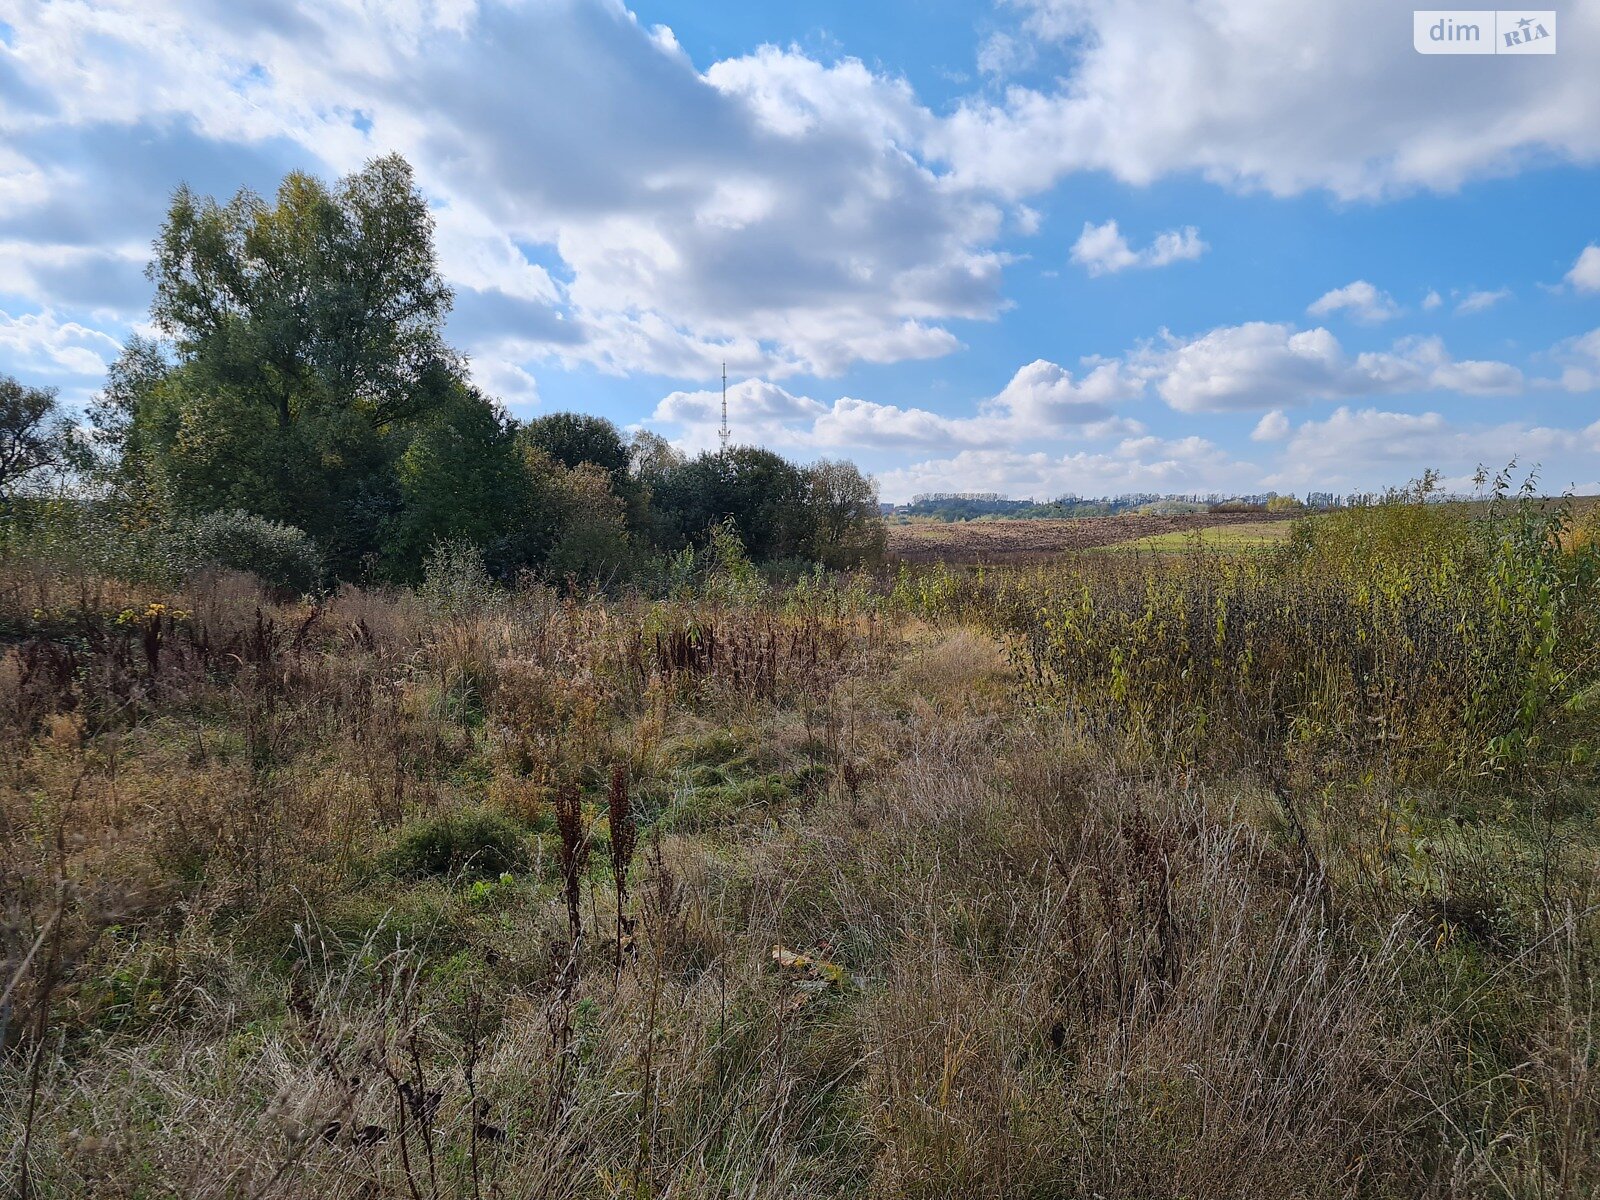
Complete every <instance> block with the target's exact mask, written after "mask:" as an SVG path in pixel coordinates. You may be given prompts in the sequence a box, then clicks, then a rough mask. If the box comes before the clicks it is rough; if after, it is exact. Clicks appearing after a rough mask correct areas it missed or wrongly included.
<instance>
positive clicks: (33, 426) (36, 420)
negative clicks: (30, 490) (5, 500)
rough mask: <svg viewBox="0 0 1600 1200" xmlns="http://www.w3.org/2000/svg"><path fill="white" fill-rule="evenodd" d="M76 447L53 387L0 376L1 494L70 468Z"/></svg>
mask: <svg viewBox="0 0 1600 1200" xmlns="http://www.w3.org/2000/svg"><path fill="white" fill-rule="evenodd" d="M77 446H78V439H77V437H76V436H75V433H74V430H73V426H72V422H71V421H70V420H69V419H68V418H67V417H66V416H64V415H63V414H62V412H61V409H60V407H59V405H58V404H57V403H56V390H55V389H54V388H39V387H29V386H27V385H26V384H24V383H22V382H21V381H20V380H17V379H13V378H12V377H11V376H10V375H0V497H8V496H11V495H12V494H14V493H15V492H16V491H17V489H18V488H19V487H21V486H23V485H24V484H25V483H26V482H27V481H29V480H37V479H39V478H41V477H42V476H44V475H46V474H48V473H50V472H52V471H65V470H68V469H70V468H71V467H72V466H73V465H74V463H75V461H76V460H77V456H78V451H77Z"/></svg>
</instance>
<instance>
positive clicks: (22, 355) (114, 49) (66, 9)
mask: <svg viewBox="0 0 1600 1200" xmlns="http://www.w3.org/2000/svg"><path fill="white" fill-rule="evenodd" d="M1558 15H1559V27H1558V29H1557V30H1556V34H1557V36H1558V37H1559V39H1560V45H1559V50H1558V52H1557V53H1554V54H1541V55H1538V56H1529V57H1519V56H1509V55H1504V54H1501V55H1461V56H1457V55H1449V54H1441V55H1422V54H1418V53H1417V52H1416V49H1414V47H1413V42H1412V30H1411V21H1410V16H1409V14H1408V13H1407V12H1406V11H1405V10H1403V9H1395V8H1393V7H1392V6H1389V5H1383V4H1380V3H1378V2H1377V0H1362V2H1360V3H1357V4H1353V5H1346V6H1342V7H1340V8H1339V9H1338V10H1337V11H1334V10H1332V9H1330V8H1327V7H1325V6H1313V5H1311V4H1308V3H1303V2H1301V0H1296V2H1295V3H1289V4H1266V3H1264V2H1263V0H1223V2H1220V3H1218V4H1215V5H1212V6H1209V7H1207V8H1206V9H1205V10H1204V11H1202V10H1200V9H1198V8H1197V7H1196V6H1193V5H1191V4H1187V3H1183V2H1182V0H1071V2H1070V3H1069V2H1068V0H997V2H996V3H994V4H983V3H980V4H966V5H957V4H954V3H949V2H943V0H941V2H940V3H937V4H934V5H932V6H929V5H927V4H911V3H909V2H908V0H895V2H894V3H885V4H882V5H878V6H873V7H872V8H871V9H870V10H860V9H854V8H851V7H850V6H846V5H843V4H840V3H832V2H830V3H823V4H815V5H809V6H806V7H805V8H804V10H803V11H802V10H784V9H778V8H765V7H762V8H758V7H755V6H732V5H714V6H713V5H692V6H691V5H675V4H670V3H664V2H661V3H657V2H650V3H643V2H641V3H634V4H632V5H630V6H628V7H623V6H622V5H621V4H617V3H609V2H606V0H548V2H538V3H531V2H530V3H514V2H498V0H483V2H481V3H479V2H475V0H431V2H420V3H418V4H416V5H413V6H409V7H407V8H405V9H403V10H402V9H395V10H392V11H386V12H378V11H376V10H370V11H369V10H367V9H365V8H363V7H361V6H358V5H354V4H351V5H333V6H321V7H312V6H309V5H303V4H290V3H286V4H281V5H271V6H249V7H247V8H242V9H239V10H229V9H226V8H224V7H223V6H219V5H207V4H198V3H185V2H182V0H149V2H147V3H138V4H135V3H132V2H131V0H119V2H114V3H99V4H73V5H38V4H33V3H27V2H25V0H3V2H0V97H3V98H4V99H3V101H0V130H3V131H4V134H5V143H6V144H5V148H4V149H3V150H0V248H3V251H4V252H3V253H0V360H3V361H0V367H3V368H4V369H5V370H7V371H9V372H11V373H14V374H16V375H18V376H19V377H22V378H25V379H26V380H27V382H29V383H30V384H35V385H45V386H53V387H57V388H59V389H60V391H61V394H62V397H63V399H64V400H65V401H66V402H67V403H68V404H69V406H71V407H74V408H81V407H82V406H83V405H84V404H85V403H86V402H87V401H88V399H89V397H90V396H91V395H93V393H94V392H95V391H96V389H97V388H98V387H99V386H100V384H101V382H102V381H103V379H104V375H105V370H106V367H107V365H108V364H109V363H110V362H111V361H112V360H113V359H114V358H115V357H116V354H117V352H118V350H119V349H120V347H121V345H122V343H123V342H124V341H125V340H126V339H127V338H128V337H129V336H130V335H131V334H134V333H138V332H148V331H149V328H150V327H149V324H148V316H147V309H148V304H149V300H150V294H151V287H150V285H149V284H148V282H147V281H146V280H145V279H144V278H143V275H142V271H143V267H144V264H145V262H146V260H147V258H148V257H149V246H150V241H151V239H153V238H154V237H155V235H156V232H157V229H158V227H159V225H160V221H161V217H162V213H163V212H164V210H165V206H166V204H167V202H168V200H169V198H170V196H171V194H172V192H173V190H174V189H175V188H176V187H177V186H178V185H179V184H181V183H188V184H190V185H191V186H193V187H194V188H195V189H196V190H197V191H200V192H202V193H205V194H210V195H215V196H217V197H219V198H226V197H229V196H231V195H232V194H233V193H234V192H235V191H236V190H238V189H240V188H251V189H254V190H255V191H257V192H260V193H262V194H270V193H271V192H272V191H273V190H274V189H275V188H276V186H277V184H278V183H279V181H280V180H281V179H282V178H283V176H284V175H285V174H286V173H288V172H290V171H294V170H305V171H309V172H311V173H314V174H317V175H319V176H322V177H324V178H330V179H331V178H333V177H336V176H338V175H340V174H344V173H346V172H349V171H351V170H353V169H355V168H357V167H359V166H360V165H361V163H362V162H364V161H366V160H368V159H371V158H373V157H375V156H378V155H381V154H385V153H388V152H399V153H401V154H404V155H405V156H406V158H407V159H408V161H410V162H411V163H412V164H413V166H414V167H415V169H416V172H417V180H418V183H419V185H420V187H421V188H422V190H423V192H424V193H425V195H426V196H427V198H428V200H429V203H430V206H431V208H432V212H433V216H434V219H435V221H436V225H437V244H438V250H439V258H440V263H441V267H442V270H443V273H444V275H445V277H446V279H447V280H448V281H449V282H450V283H451V285H452V286H453V287H454V289H455V309H454V313H453V315H452V318H451V321H450V326H449V333H450V337H451V340H452V341H453V342H454V344H455V345H457V346H458V347H459V348H460V349H462V350H463V351H464V352H465V353H466V354H467V355H468V356H469V359H470V363H471V371H472V376H473V379H474V381H475V382H476V383H477V384H478V386H480V387H481V388H482V389H483V390H484V391H485V392H486V393H488V394H490V395H492V396H495V397H497V398H498V399H499V400H500V401H502V402H503V403H504V404H505V405H506V407H507V409H508V411H510V412H511V413H512V414H513V415H515V416H518V417H521V418H528V417H532V416H536V415H540V414H544V413H549V412H554V411H562V410H577V411H584V412H591V413H596V414H598V415H602V416H605V417H607V418H609V419H611V420H613V421H615V422H616V423H617V424H618V425H619V426H621V427H624V428H628V429H647V430H650V431H653V432H656V433H660V434H662V435H663V436H666V437H668V438H669V439H670V440H672V441H673V443H674V444H675V445H677V446H678V447H679V448H681V449H685V450H690V451H696V450H700V449H706V448H711V447H714V446H715V445H716V442H717V428H718V425H719V423H720V417H721V411H720V406H721V383H720V376H721V371H722V367H723V364H724V363H726V364H727V371H728V378H729V383H728V391H727V396H728V410H729V421H730V424H731V426H732V430H733V436H734V438H735V440H736V441H740V442H744V443H749V444H757V445H763V446H767V447H769V448H771V449H774V450H777V451H779V452H781V453H784V454H786V455H789V456H790V457H794V458H799V459H815V458H849V459H852V460H854V461H856V462H857V463H859V464H860V465H861V466H862V468H863V469H864V470H866V471H868V472H870V473H871V474H872V475H873V476H874V477H875V479H876V480H877V481H878V484H879V487H880V494H881V496H882V499H883V500H884V501H886V502H889V503H905V502H906V501H907V500H908V499H909V498H910V497H911V496H912V495H914V494H916V493H921V492H928V491H945V490H963V491H996V492H1000V493H1003V494H1006V495H1019V496H1025V495H1033V496H1041V495H1042V496H1055V495H1061V494H1065V493H1069V492H1072V493H1077V494H1079V495H1082V496H1112V495H1116V494H1119V493H1128V492H1152V493H1160V494H1164V495H1185V494H1192V493H1197V492H1198V493H1212V492H1214V493H1217V494H1260V493H1265V492H1268V491H1277V492H1280V493H1284V494H1298V495H1303V494H1305V493H1306V492H1307V491H1330V492H1335V493H1351V492H1362V491H1375V490H1382V489H1383V488H1385V487H1389V486H1395V485H1399V484H1401V483H1403V482H1404V481H1405V480H1407V479H1410V478H1414V477H1417V476H1419V475H1421V474H1422V472H1423V471H1424V470H1426V469H1430V468H1432V469H1437V470H1439V471H1440V472H1441V475H1442V481H1443V484H1444V486H1445V487H1446V488H1447V489H1448V490H1453V491H1464V490H1466V486H1467V483H1468V481H1469V479H1470V477H1471V475H1472V473H1473V471H1474V470H1475V469H1476V468H1477V467H1478V466H1480V465H1485V466H1487V467H1489V468H1490V469H1491V470H1494V469H1498V468H1500V467H1502V466H1504V465H1505V464H1506V463H1508V462H1511V461H1512V460H1515V461H1516V462H1517V463H1518V464H1520V466H1521V468H1522V469H1523V470H1524V471H1526V470H1531V469H1534V468H1536V467H1537V469H1538V471H1539V480H1540V487H1541V489H1548V493H1547V494H1559V493H1562V492H1568V491H1570V492H1575V493H1579V494H1582V493H1594V492H1600V420H1596V419H1595V415H1596V414H1595V413H1594V409H1593V400H1594V395H1595V392H1596V390H1597V389H1600V227H1597V223H1596V220H1595V217H1594V214H1595V213H1596V212H1597V211H1600V169H1597V163H1600V128H1597V127H1596V126H1595V125H1594V123H1593V121H1592V114H1593V113H1594V112H1595V111H1600V73H1596V72H1593V71H1592V70H1590V69H1587V68H1586V64H1592V62H1593V48H1594V46H1595V44H1596V40H1597V36H1600V5H1597V4H1595V3H1593V2H1592V0H1588V2H1584V3H1578V4H1573V5H1570V6H1567V7H1566V8H1564V9H1562V10H1560V12H1559V14H1558ZM1419 36H1420V35H1419ZM1151 80H1156V81H1157V82H1156V84H1155V85H1153V86H1152V84H1151V82H1150V81H1151ZM1334 100H1337V103H1332V101H1334Z"/></svg>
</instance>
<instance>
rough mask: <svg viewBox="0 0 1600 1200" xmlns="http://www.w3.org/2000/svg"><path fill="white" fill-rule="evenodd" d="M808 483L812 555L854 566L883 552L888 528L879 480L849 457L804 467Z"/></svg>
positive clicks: (875, 559)
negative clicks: (845, 460) (873, 478)
mask: <svg viewBox="0 0 1600 1200" xmlns="http://www.w3.org/2000/svg"><path fill="white" fill-rule="evenodd" d="M805 474H806V482H807V484H808V485H809V487H810V495H809V497H808V503H807V509H808V511H809V514H810V517H811V545H810V557H811V558H812V559H814V560H815V561H817V562H820V563H822V564H823V565H825V566H829V567H835V568H839V567H855V566H861V565H863V564H871V563H876V562H878V561H879V560H881V559H882V558H883V551H884V547H885V544H886V542H887V534H886V532H885V530H884V528H883V518H882V516H881V514H880V513H879V511H878V489H877V486H876V485H875V484H874V483H873V482H872V480H870V479H868V478H867V477H866V476H865V475H863V474H862V473H861V471H860V469H859V468H858V467H857V466H856V465H855V464H854V463H852V462H844V461H829V460H827V459H823V460H821V461H820V462H817V463H814V464H812V465H811V466H810V467H808V468H806V473H805Z"/></svg>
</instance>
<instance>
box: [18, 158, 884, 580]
mask: <svg viewBox="0 0 1600 1200" xmlns="http://www.w3.org/2000/svg"><path fill="white" fill-rule="evenodd" d="M154 249H155V253H154V258H153V260H152V262H151V263H150V265H149V267H148V270H147V275H148V277H149V279H150V280H151V282H152V284H153V285H154V289H155V299H154V302H153V303H152V306H151V312H150V315H151V319H152V323H153V324H154V326H155V328H156V329H157V330H158V331H159V333H160V335H161V339H160V340H159V341H154V340H148V339H144V338H137V337H136V338H134V339H132V340H131V341H130V342H129V344H128V345H127V347H126V349H125V352H124V353H123V354H122V356H121V358H120V359H119V360H118V361H117V362H116V363H115V364H114V365H113V367H112V368H111V371H110V375H109V378H108V380H107V383H106V386H105V388H104V391H103V392H102V393H101V394H100V396H99V397H98V398H97V399H96V401H95V403H94V405H93V409H92V412H91V413H90V420H91V422H92V426H93V432H92V434H91V435H89V436H83V435H81V434H79V433H78V432H76V431H74V429H73V428H72V426H71V425H69V424H67V423H65V422H63V420H62V418H61V415H60V413H59V411H58V410H57V407H56V405H55V402H54V396H53V394H52V393H50V392H49V391H47V390H44V389H38V388H28V387H25V386H24V385H22V384H20V383H18V382H17V381H14V380H12V381H9V382H6V383H4V384H3V385H0V418H3V422H4V423H6V424H11V425H15V426H17V429H15V430H11V429H0V445H4V444H7V442H8V441H16V439H17V437H18V436H22V437H23V438H24V441H25V442H26V444H27V445H29V446H30V447H33V448H34V449H35V450H36V451H37V453H35V454H33V456H32V457H31V458H29V459H28V460H27V462H26V463H25V464H23V465H22V466H18V467H16V468H13V469H6V468H5V467H4V466H3V465H0V494H4V495H6V496H8V497H9V501H8V511H9V514H10V519H9V520H8V525H9V526H10V527H11V528H9V529H8V530H7V531H5V533H6V536H7V537H8V538H10V539H12V540H13V541H15V539H16V538H17V537H19V536H23V534H21V533H19V532H18V528H19V526H25V525H27V524H28V522H29V520H32V522H33V523H34V524H35V525H37V524H38V523H39V522H40V521H41V520H43V519H44V518H45V516H49V515H51V514H53V519H60V518H61V516H62V514H63V512H66V513H69V514H78V515H80V516H83V515H86V514H89V513H91V512H92V513H93V515H94V516H95V518H96V519H97V520H98V521H100V522H101V524H102V526H104V527H105V528H108V529H110V528H115V529H116V530H119V531H120V532H119V533H118V534H117V535H116V536H121V537H126V538H128V539H132V540H134V541H137V540H138V538H139V537H140V536H143V535H147V534H148V535H151V536H150V537H149V538H147V540H148V541H150V544H152V545H154V544H156V543H158V542H161V541H162V539H161V538H159V537H155V536H154V534H155V533H159V532H160V531H163V530H165V531H167V532H168V533H170V535H171V536H169V537H166V539H165V543H164V544H166V545H168V546H169V547H170V546H175V545H180V544H181V546H184V547H190V548H192V547H193V546H194V545H195V544H196V538H197V537H198V538H200V540H201V541H202V542H205V544H207V545H210V544H216V545H221V546H232V547H233V548H234V549H233V550H232V551H230V552H229V553H230V554H231V557H233V558H236V559H243V560H246V561H249V560H250V559H251V555H252V554H255V555H256V556H257V557H258V558H260V557H267V556H269V550H270V551H271V553H272V554H278V555H280V556H281V555H288V556H289V557H290V558H294V557H295V556H296V555H298V556H299V559H300V561H301V569H300V570H298V571H296V572H289V573H287V574H296V575H299V576H304V575H305V574H307V571H308V570H309V567H308V566H307V564H309V563H310V562H312V560H313V559H314V561H315V563H316V570H315V572H314V573H315V574H316V575H318V576H319V577H320V578H321V579H322V580H323V581H325V582H326V581H329V580H339V579H356V578H361V579H369V580H392V581H396V582H409V581H412V580H415V579H417V578H418V577H419V576H420V575H421V573H422V572H423V569H424V566H425V563H426V561H427V560H428V558H429V557H430V555H432V554H434V553H435V552H436V551H437V550H438V548H440V547H442V546H450V547H453V548H455V549H457V550H459V547H460V546H462V545H470V546H471V547H474V548H475V550H476V553H478V554H479V555H480V556H481V558H482V561H483V565H484V566H485V567H486V568H487V569H488V570H489V571H490V572H491V573H492V574H493V575H495V576H498V577H500V578H502V579H508V580H509V579H512V578H515V577H516V576H518V575H519V574H521V573H523V572H530V571H531V572H534V573H536V574H540V575H543V576H545V577H550V578H568V577H578V578H581V579H584V580H591V581H601V582H605V581H612V580H617V579H623V578H626V577H628V576H629V575H631V574H635V573H640V572H647V571H649V570H651V569H654V566H655V565H657V564H659V562H660V561H661V560H663V559H664V558H665V557H667V556H670V555H672V554H675V553H677V552H679V551H682V550H683V549H685V548H689V547H694V546H697V545H699V544H702V543H704V542H705V541H706V540H707V539H708V538H709V537H710V536H711V534H712V532H713V530H720V531H722V533H724V534H725V533H727V532H730V531H731V532H733V533H735V534H737V537H738V539H739V541H740V542H741V543H742V545H743V547H744V550H745V552H746V553H747V554H748V555H749V556H750V557H751V558H753V559H755V560H757V561H769V562H770V561H781V560H790V561H795V562H799V563H821V564H825V565H827V566H850V565H854V564H857V563H860V562H863V561H870V560H872V559H873V558H875V557H876V556H878V555H879V554H880V553H881V551H882V546H883V533H882V523H881V520H880V517H879V512H878V504H877V496H876V492H875V489H874V487H873V485H872V483H871V482H870V481H869V480H868V479H866V478H865V477H863V476H862V474H861V473H860V472H859V471H858V470H857V469H856V468H855V467H854V466H853V465H851V464H850V463H846V462H819V463H816V464H813V465H809V466H800V465H796V464H794V463H791V462H788V461H787V460H785V459H783V458H782V457H780V456H779V455H776V454H773V453H771V452H770V451H767V450H762V449H756V448H752V447H733V448H730V449H728V450H727V451H726V452H725V453H715V452H712V453H703V454H700V455H698V456H696V457H688V456H685V455H683V454H680V453H679V452H677V451H676V450H675V449H674V448H673V447H672V446H670V445H669V444H668V443H667V442H666V441H664V440H663V439H661V438H660V437H658V436H656V435H653V434H650V433H639V434H635V435H633V436H632V437H631V438H630V437H625V436H624V435H623V434H622V433H621V432H620V431H619V430H618V429H617V428H616V427H615V426H614V425H613V424H611V422H609V421H606V420H603V419H601V418H598V417H593V416H585V415H580V414H574V413H556V414H553V415H549V416H542V417H539V418H537V419H534V420H531V421H517V420H514V419H512V418H511V417H509V416H508V415H507V414H506V413H505V412H504V411H503V409H502V408H501V407H500V406H499V404H498V403H497V402H496V401H495V400H494V399H493V398H492V397H490V396H487V395H485V394H484V393H482V392H481V391H479V390H478V389H477V388H476V387H475V386H474V385H473V384H472V383H471V382H470V379H469V376H468V373H467V365H466V361H465V359H464V357H463V356H462V355H461V354H459V353H458V352H457V351H455V350H454V349H452V348H451V347H450V346H449V345H448V344H447V343H446V342H445V339H444V332H443V330H444V321H445V318H446V316H447V314H448V313H449V311H450V306H451V300H452V296H451V292H450V289H449V288H448V287H447V286H446V285H445V283H444V281H443V279H442V278H441V277H440V275H439V271H438V267H437V263H436V259H435V253H434V245H433V222H432V217H431V216H430V214H429V211H428V207H427V204H426V202H425V201H424V199H423V197H422V196H421V194H420V193H419V192H418V190H417V188H416V186H415V184H414V182H413V178H412V173H411V169H410V167H409V165H408V164H407V163H406V162H405V160H404V159H402V158H400V157H399V156H397V155H391V156H389V157H385V158H380V159H376V160H374V161H373V162H371V163H369V164H368V165H367V166H366V167H365V168H364V169H362V170H361V171H359V172H357V173H355V174H353V175H351V176H349V177H347V178H345V179H343V180H340V181H339V182H338V183H337V184H335V185H333V186H329V185H326V184H324V183H323V182H321V181H320V180H318V179H315V178H313V177H311V176H309V175H304V174H298V173H296V174H291V175H290V176H288V177H287V178H286V179H285V180H284V181H283V183H282V185H281V186H280V188H279V189H278V193H277V195H276V197H275V199H274V200H272V201H268V200H265V199H263V198H262V197H259V196H257V195H254V194H252V193H250V192H247V191H246V192H240V193H239V194H238V195H236V196H235V197H233V199H231V200H229V201H227V202H226V203H219V202H218V201H216V200H214V199H210V198H205V197H201V196H197V195H195V194H194V193H193V192H191V191H190V190H189V189H188V188H187V187H182V188H179V189H178V191H177V192H176V194H175V195H174V197H173V199H172V203H171V205H170V208H169V210H168V213H167V217H166V221H165V222H164V224H163V225H162V228H161V230H160V234H159V236H158V237H157V239H156V241H155V247H154ZM28 439H31V440H28ZM24 467H25V468H26V469H23V468H24ZM52 473H54V475H55V476H56V477H57V478H61V479H70V480H71V481H72V484H73V486H72V488H71V489H70V490H71V493H72V494H71V497H70V502H63V501H60V500H58V501H56V502H55V504H54V506H53V507H52V506H50V505H45V504H44V503H43V502H42V501H40V500H39V499H38V495H39V492H40V488H39V486H38V485H39V482H40V480H41V479H43V478H45V477H46V476H49V475H51V474H52ZM27 496H32V497H33V499H32V500H31V501H30V502H29V503H26V504H25V503H24V502H23V500H24V497H27ZM30 505H31V507H30ZM197 530H201V531H209V532H204V533H203V534H202V533H197V532H196V531H197ZM24 532H25V531H24ZM723 542H724V544H725V543H726V538H725V537H724V538H723ZM295 547H298V548H299V549H298V550H296V549H295ZM185 552H187V551H185Z"/></svg>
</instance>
